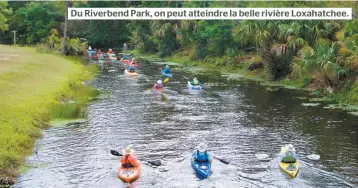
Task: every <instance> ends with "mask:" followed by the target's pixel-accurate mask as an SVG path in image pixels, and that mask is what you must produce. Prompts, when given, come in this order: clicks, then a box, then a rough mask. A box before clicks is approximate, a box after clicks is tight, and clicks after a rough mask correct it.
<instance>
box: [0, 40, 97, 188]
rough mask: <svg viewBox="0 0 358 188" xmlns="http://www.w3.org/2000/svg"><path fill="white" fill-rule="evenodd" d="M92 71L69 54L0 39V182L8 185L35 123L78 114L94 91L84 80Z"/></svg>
mask: <svg viewBox="0 0 358 188" xmlns="http://www.w3.org/2000/svg"><path fill="white" fill-rule="evenodd" d="M96 72H97V68H96V67H92V66H84V65H83V64H81V63H79V62H78V61H75V60H74V59H73V58H64V57H60V56H57V55H51V54H40V53H36V49H35V48H26V47H10V46H3V45H0V109H1V111H0V138H1V139H0V185H3V186H6V185H11V184H13V183H14V182H15V179H16V176H17V175H18V174H19V170H18V169H19V167H20V165H21V164H23V163H24V160H25V157H26V156H27V155H29V154H31V153H32V149H33V145H34V142H35V140H36V139H38V138H39V137H40V136H41V129H43V128H48V127H49V126H50V124H49V122H50V121H51V120H59V119H78V118H84V117H85V116H86V113H85V110H84V108H85V107H86V105H87V103H88V102H90V101H91V98H94V97H96V96H97V95H98V91H97V90H96V89H94V88H91V87H89V86H87V84H86V83H87V81H88V80H90V79H91V78H92V77H93V75H94V74H95V73H96Z"/></svg>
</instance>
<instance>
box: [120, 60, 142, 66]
mask: <svg viewBox="0 0 358 188" xmlns="http://www.w3.org/2000/svg"><path fill="white" fill-rule="evenodd" d="M121 62H122V63H124V64H127V65H128V66H131V65H133V66H134V67H139V65H138V64H137V63H132V64H131V62H130V60H128V59H126V60H123V59H121Z"/></svg>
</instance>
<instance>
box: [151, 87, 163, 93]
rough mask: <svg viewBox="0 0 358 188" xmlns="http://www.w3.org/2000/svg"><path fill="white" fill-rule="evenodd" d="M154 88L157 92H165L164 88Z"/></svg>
mask: <svg viewBox="0 0 358 188" xmlns="http://www.w3.org/2000/svg"><path fill="white" fill-rule="evenodd" d="M153 90H154V91H155V92H157V93H163V92H164V88H154V87H153Z"/></svg>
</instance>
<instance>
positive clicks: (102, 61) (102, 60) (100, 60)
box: [98, 59, 106, 64]
mask: <svg viewBox="0 0 358 188" xmlns="http://www.w3.org/2000/svg"><path fill="white" fill-rule="evenodd" d="M105 61H106V60H104V59H99V60H98V62H99V63H101V64H103V63H104V62H105Z"/></svg>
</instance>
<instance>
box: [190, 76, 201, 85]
mask: <svg viewBox="0 0 358 188" xmlns="http://www.w3.org/2000/svg"><path fill="white" fill-rule="evenodd" d="M190 84H191V85H193V86H197V85H201V83H200V82H199V80H198V79H197V78H196V77H195V78H194V79H193V81H191V82H190Z"/></svg>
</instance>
